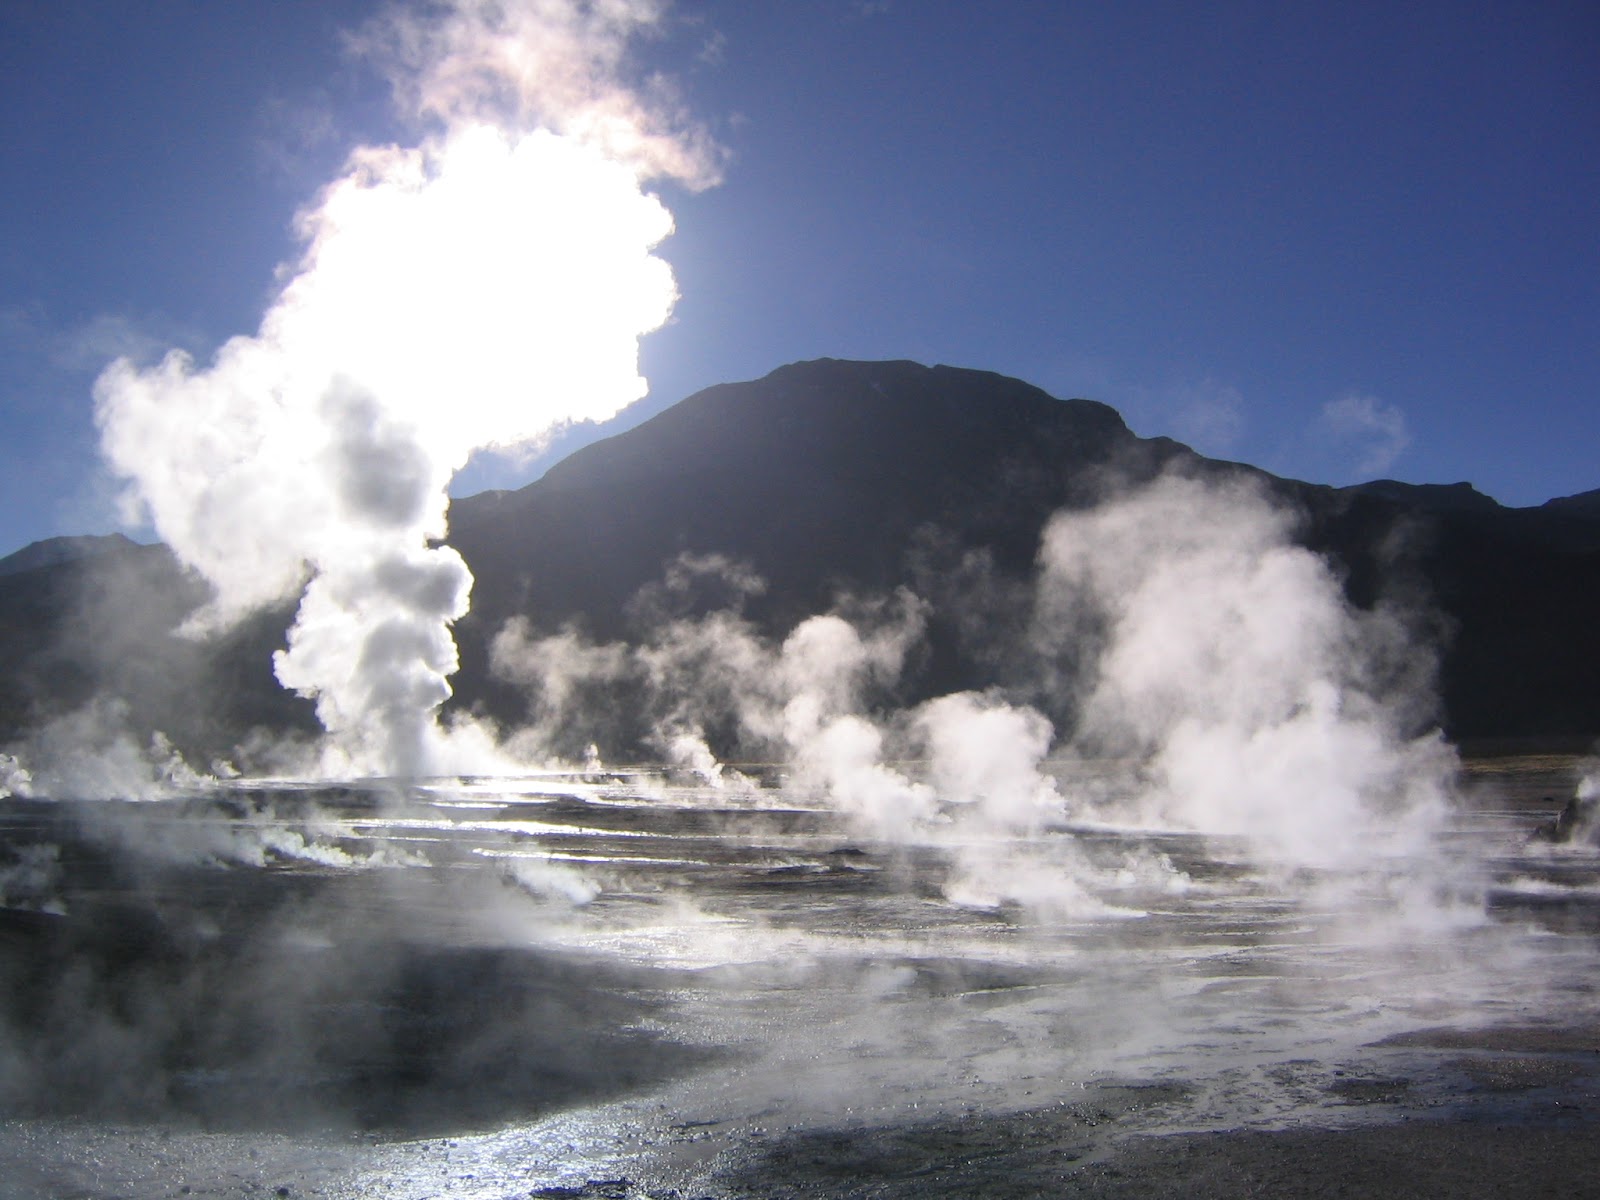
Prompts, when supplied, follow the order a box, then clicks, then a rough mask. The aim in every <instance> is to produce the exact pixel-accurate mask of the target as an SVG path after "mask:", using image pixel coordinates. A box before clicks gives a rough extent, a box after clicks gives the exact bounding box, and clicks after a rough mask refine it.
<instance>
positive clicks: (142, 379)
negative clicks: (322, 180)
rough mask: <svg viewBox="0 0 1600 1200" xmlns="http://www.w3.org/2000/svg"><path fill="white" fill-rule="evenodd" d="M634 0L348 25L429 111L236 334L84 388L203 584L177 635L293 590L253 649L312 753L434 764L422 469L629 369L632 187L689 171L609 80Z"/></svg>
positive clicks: (565, 419)
mask: <svg viewBox="0 0 1600 1200" xmlns="http://www.w3.org/2000/svg"><path fill="white" fill-rule="evenodd" d="M661 11H662V10H661V6H660V5H658V4H656V3H651V2H633V3H626V2H624V3H604V4H585V3H581V2H580V0H558V2H555V3H549V2H542V3H534V2H532V0H528V2H523V3H511V4H487V3H482V2H480V0H457V2H456V3H452V4H447V5H445V6H443V7H442V8H438V9H429V10H428V11H427V12H425V13H424V12H422V11H414V10H410V9H397V10H394V11H392V12H391V13H389V14H388V15H387V16H385V17H384V18H382V19H381V20H379V21H377V22H374V23H373V24H372V25H371V26H369V27H368V28H367V29H365V30H364V31H363V32H362V33H361V34H360V35H359V36H358V37H357V38H356V39H354V40H355V43H356V45H357V46H358V48H359V49H361V50H362V51H364V52H365V53H367V54H368V55H370V56H371V57H372V58H373V59H374V60H375V61H377V62H378V63H379V64H380V65H381V66H382V67H383V68H384V69H385V70H386V71H387V73H388V75H389V77H390V79H391V81H392V82H393V84H394V86H395V93H396V96H397V98H398V100H399V101H400V102H401V103H402V104H403V105H405V106H406V107H407V109H408V110H409V111H410V112H412V113H414V114H415V115H417V116H418V117H419V118H421V119H425V120H428V121H431V122H433V123H434V125H435V126H436V129H435V132H433V133H432V134H430V135H429V136H428V137H426V138H425V139H424V140H422V141H421V143H420V144H418V145H416V146H414V147H400V146H363V147H361V148H359V149H357V150H356V151H355V152H354V153H352V154H351V156H350V158H349V160H348V163H347V166H346V169H345V172H344V174H343V175H342V176H341V177H340V178H338V179H336V180H335V181H334V182H332V183H331V184H330V185H328V187H327V188H326V189H325V190H324V191H323V193H322V195H321V196H320V197H319V198H318V200H317V201H316V202H315V204H314V205H312V206H311V207H310V208H308V209H307V210H306V211H304V212H303V213H302V214H301V215H300V218H299V231H300V234H301V236H302V238H303V240H304V244H305V251H304V254H303V255H302V257H301V259H300V260H299V262H298V263H297V264H296V265H295V267H294V269H293V272H292V275H291V277H290V278H289V279H288V282H287V283H286V284H284V286H283V288H282V290H281V291H280V292H279V294H278V296H277V299H276V301H275V302H274V303H273V304H272V306H271V308H270V309H269V310H268V312H267V313H266V314H265V316H264V317H263V319H262V322H261V326H260V329H259V330H258V331H257V332H256V333H255V334H254V335H253V336H249V337H244V336H241V337H235V338H233V339H232V340H230V341H228V342H227V343H226V344H225V345H223V346H222V347H221V348H220V349H219V350H218V351H217V353H216V355H215V357H214V359H213V360H212V361H211V362H210V363H209V364H207V365H200V364H197V363H196V362H195V361H194V360H192V359H191V358H190V357H189V356H188V355H187V354H184V353H182V352H181V351H176V350H174V351H172V352H170V353H168V354H167V356H166V357H165V359H163V360H162V361H161V362H160V363H159V364H158V365H156V366H154V367H151V368H148V369H146V368H141V367H140V366H138V365H136V364H135V363H134V362H133V361H131V360H128V359H119V360H118V361H116V362H114V363H113V364H112V365H111V366H109V367H108V368H107V369H106V370H105V372H104V373H103V374H102V375H101V377H100V379H99V380H98V382H97V384H96V387H95V399H96V403H97V417H98V422H99V426H100V430H101V436H102V447H103V451H104V453H105V456H106V458H107V460H108V462H109V463H110V465H111V466H112V468H113V469H114V470H115V471H116V472H117V473H119V474H120V475H122V476H124V477H125V478H126V479H127V480H128V482H129V486H128V492H127V497H128V502H129V506H130V510H131V514H133V515H138V514H144V515H147V516H148V517H149V519H150V520H151V521H152V522H153V523H154V525H155V528H156V530H157V531H158V532H159V533H160V535H161V536H162V537H163V538H164V539H165V540H166V541H167V542H168V543H169V544H170V545H171V547H172V548H173V550H174V551H175V552H176V553H177V554H178V555H179V556H180V558H181V559H182V560H183V561H184V562H185V563H187V564H188V565H189V566H191V567H193V568H194V569H195V570H197V571H198V572H200V573H201V574H202V575H203V576H204V577H205V578H206V579H207V580H208V581H209V582H210V583H211V584H212V585H213V586H214V588H215V598H214V601H213V602H212V604H211V605H210V607H209V608H208V609H207V610H206V611H205V612H204V613H203V614H201V615H200V616H199V617H197V618H196V619H195V620H194V621H193V622H192V625H193V626H194V627H195V628H196V629H200V630H204V629H207V628H216V627H219V626H221V625H224V624H227V623H229V622H232V621H234V620H236V619H238V618H239V617H240V616H242V615H243V614H245V613H247V612H249V611H251V610H253V609H255V608H258V607H260V606H262V605H264V604H267V603H269V602H271V601H274V600H279V599H281V598H283V597H286V596H292V595H294V594H296V593H297V592H301V590H302V589H303V593H302V594H301V600H300V607H299V612H298V615H297V617H296V620H295V623H294V626H293V628H292V629H291V631H290V634H289V644H288V648H287V649H286V650H285V651H283V652H282V653H280V654H279V655H278V657H277V659H276V664H275V665H276V671H277V675H278V678H279V680H280V681H281V682H282V683H283V684H284V685H285V686H286V687H289V688H293V689H295V690H296V691H298V692H300V693H302V694H303V695H306V696H309V697H314V698H315V700H316V704H317V713H318V716H319V718H320V719H321V721H322V723H323V724H324V726H325V727H326V729H327V730H328V733H329V734H330V747H329V750H328V753H327V755H326V758H325V762H324V769H325V770H329V771H337V772H341V773H349V772H358V773H359V772H374V771H377V772H385V773H394V774H402V775H411V774H418V773H427V772H430V771H437V770H443V769H448V767H449V766H450V765H452V764H451V762H450V758H449V755H450V748H449V743H448V739H447V738H446V737H445V736H444V735H443V734H442V733H441V731H439V730H438V728H437V727H436V724H435V712H436V710H437V708H438V706H439V705H440V704H441V703H442V702H443V701H444V700H445V699H446V698H447V697H448V696H449V694H450V689H449V684H448V682H447V680H448V677H449V676H450V674H451V673H452V672H453V671H454V670H455V669H456V666H457V658H456V651H455V646H454V643H453V640H452V638H451V634H450V626H451V623H452V622H453V621H455V620H456V619H457V618H459V617H460V616H462V615H463V614H464V613H465V612H466V611H467V606H468V597H469V593H470V588H471V575H470V573H469V572H468V570H467V567H466V565H465V563H464V562H463V561H462V559H461V557H460V556H459V555H458V554H457V553H456V552H455V551H454V550H452V549H450V548H449V547H448V546H443V545H439V544H437V543H439V542H440V541H441V540H442V539H443V538H444V537H445V536H446V533H447V530H446V519H445V512H446V504H447V498H446V488H447V486H448V483H449V481H450V479H451V477H452V476H453V475H454V473H455V472H456V471H457V470H459V469H460V468H461V467H462V466H463V465H465V463H466V461H467V459H468V457H469V456H470V455H471V454H472V453H473V452H474V451H477V450H481V449H485V448H505V447H513V446H518V445H523V444H527V443H532V442H537V441H538V440H539V439H541V438H545V437H547V436H548V435H549V434H550V433H551V432H552V431H554V430H556V429H558V428H560V427H561V426H563V425H565V424H568V423H572V422H577V421H586V420H603V419H605V418H607V417H609V416H611V415H613V414H614V413H616V412H617V411H618V410H619V409H621V408H622V407H624V406H626V405H627V404H629V403H631V402H632V401H634V400H636V399H638V398H639V397H640V396H642V395H643V394H644V393H645V391H646V384H645V381H644V380H643V379H642V378H640V376H639V374H638V365H637V363H638V339H639V338H640V336H642V335H643V334H645V333H647V332H649V331H651V330H653V329H655V328H657V327H659V326H660V325H661V324H662V323H663V322H664V321H665V320H666V318H667V316H668V314H669V313H670V311H671V308H672V306H673V303H674V301H675V299H676V292H675V288H674V284H673V279H672V274H671V271H670V269H669V268H668V266H667V264H666V263H665V262H664V261H662V260H661V259H659V258H657V257H655V256H654V255H653V253H652V250H653V249H654V247H655V246H656V245H657V244H659V243H660V242H661V240H662V239H663V238H665V237H666V236H667V235H668V234H669V233H670V232H671V229H672V220H671V217H670V215H669V213H668V212H667V210H666V209H665V207H663V205H662V204H661V202H660V201H659V200H658V199H657V198H656V197H655V196H654V195H652V194H650V193H648V192H646V191H645V190H643V188H644V185H645V184H646V183H648V182H649V181H651V180H656V179H674V180H677V181H680V182H682V183H684V184H685V185H688V186H691V187H703V186H708V185H709V184H711V183H713V182H714V181H715V177H716V154H715V148H714V147H712V146H711V144H710V143H709V141H708V139H707V138H706V137H705V136H704V135H703V134H702V133H700V132H699V131H697V130H695V129H693V128H692V127H690V126H688V125H687V124H686V123H685V122H684V121H682V120H681V118H680V117H679V116H678V115H677V113H676V112H675V110H673V108H672V107H671V105H670V102H669V100H670V98H668V97H665V95H664V93H663V92H662V90H661V89H660V87H659V86H658V87H657V94H656V96H655V97H653V98H651V99H646V98H643V97H640V96H637V95H634V94H633V93H631V92H630V91H629V90H628V89H627V88H625V87H624V86H623V85H622V83H621V82H620V78H619V76H620V73H621V71H622V69H623V66H624V65H625V60H626V51H627V48H628V45H629V43H630V41H631V40H632V39H634V38H635V37H637V36H640V35H641V34H644V33H648V32H649V31H650V30H651V29H652V28H653V27H655V26H656V25H658V24H659V21H660V19H661Z"/></svg>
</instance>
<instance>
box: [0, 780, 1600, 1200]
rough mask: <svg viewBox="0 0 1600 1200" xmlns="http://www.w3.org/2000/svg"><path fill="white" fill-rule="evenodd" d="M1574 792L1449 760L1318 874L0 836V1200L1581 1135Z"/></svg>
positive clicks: (884, 1178)
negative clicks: (1428, 803) (1549, 834)
mask: <svg viewBox="0 0 1600 1200" xmlns="http://www.w3.org/2000/svg"><path fill="white" fill-rule="evenodd" d="M1576 782H1577V765H1576V764H1575V763H1574V762H1573V761H1571V760H1568V759H1516V760H1511V759H1507V760H1497V761H1494V762H1483V763H1472V764H1468V769H1467V770H1466V772H1465V773H1464V776H1463V781H1462V803H1461V806H1460V808H1459V811H1457V812H1456V813H1455V814H1454V815H1453V817H1452V818H1451V820H1450V822H1449V823H1448V828H1447V829H1445V830H1444V831H1443V832H1442V833H1441V834H1440V835H1439V836H1438V837H1437V838H1436V839H1434V840H1433V841H1432V842H1431V843H1430V844H1429V845H1428V847H1426V848H1425V850H1417V851H1412V852H1409V853H1408V854H1404V855H1392V854H1375V856H1374V861H1373V862H1372V863H1370V864H1368V865H1367V866H1365V867H1363V868H1362V869H1361V870H1359V871H1349V870H1346V871H1343V872H1336V871H1333V870H1331V869H1325V870H1313V869H1309V868H1305V867H1287V866H1284V865H1283V864H1281V863H1280V864H1264V863H1261V862H1258V861H1254V860H1253V859H1252V856H1251V853H1250V851H1249V848H1248V847H1246V846H1243V845H1241V844H1240V843H1239V842H1238V841H1237V840H1236V839H1228V838H1220V837H1207V836H1205V835H1203V834H1201V833H1195V832H1180V831H1177V830H1170V829H1159V828H1147V827H1137V826H1133V825H1119V824H1116V823H1115V822H1113V821H1109V820H1095V819H1089V817H1088V816H1084V817H1083V818H1082V819H1079V820H1077V821H1076V822H1075V823H1074V824H1071V825H1063V826H1058V827H1052V828H1048V829H1044V830H1041V831H1039V832H1037V833H1034V834H1030V835H1029V836H1027V837H1020V836H1011V837H1006V836H1000V835H995V836H993V837H989V838H985V839H974V838H973V837H972V836H971V835H970V831H969V832H968V834H967V835H966V836H965V840H964V841H963V842H962V843H961V844H956V843H955V842H954V841H951V840H941V839H940V838H939V837H937V836H928V837H924V838H922V839H921V840H920V841H917V842H915V843H889V842H885V841H882V840H873V839H870V838H864V837H863V836H861V834H860V832H859V830H858V829H855V828H853V827H852V826H851V825H850V824H849V823H848V822H847V821H846V820H845V819H843V818H841V817H840V816H838V815H836V814H833V813H830V812H828V811H826V810H825V809H824V808H823V806H822V805H821V804H820V802H814V801H813V800H812V799H810V798H808V797H806V796H804V795H800V794H796V793H795V792H793V791H784V790H779V789H774V788H770V787H760V786H741V787H737V788H733V787H720V788H718V787H711V786H708V785H707V783H706V782H705V781H694V780H687V779H666V778H658V777H654V776H649V775H644V774H630V773H614V774H605V775H592V776H582V775H570V776H560V775H551V776H542V777H537V778H518V779H474V780H444V781H434V782H430V783H428V784H425V785H420V786H408V787H404V788H401V787H395V786H391V785H386V784H383V783H356V784H349V785H344V786H340V787H329V786H311V785H304V784H297V783H291V782H276V783H267V782H251V783H243V782H238V783H233V784H228V785H220V784H219V785H216V786H214V787H210V788H205V789H198V790H195V791H192V792H190V793H188V794H185V795H179V796H173V797H171V798H169V799H167V800H161V801H144V802H140V803H137V804H134V803H127V804H119V803H106V802H98V803H94V804H69V803H65V802H54V801H42V800H32V801H29V800H20V799H16V798H12V799H10V800H6V801H4V802H3V809H0V822H3V831H4V842H3V846H4V851H3V853H4V859H3V861H0V886H3V888H4V900H5V905H6V907H5V910H4V913H3V914H0V971H3V972H4V974H3V980H4V985H5V1000H4V1004H5V1007H4V1019H5V1028H4V1034H3V1036H4V1041H3V1043H0V1051H3V1055H4V1057H3V1059H0V1086H3V1088H4V1091H3V1094H0V1097H3V1101H4V1105H5V1112H6V1114H7V1119H6V1121H5V1122H4V1124H3V1127H0V1163H3V1164H4V1167H5V1172H6V1177H7V1178H8V1179H9V1180H11V1181H13V1182H12V1183H11V1184H10V1185H9V1186H11V1187H12V1188H13V1193H14V1194H16V1195H21V1196H68V1195H84V1196H101V1195H121V1196H175V1195H239V1194H249V1193H252V1192H255V1193H259V1194H264V1195H265V1194H273V1193H274V1192H280V1193H281V1194H284V1195H326V1196H360V1195H392V1196H439V1195H450V1196H458V1195H459V1196H495V1197H499V1196H512V1195H520V1196H527V1195H530V1194H535V1195H537V1194H540V1193H541V1192H543V1193H544V1194H547V1195H560V1194H568V1195H573V1194H587V1195H623V1196H643V1195H650V1196H665V1195H671V1194H677V1195H680V1196H689V1195H717V1196H725V1195H739V1196H745V1195H750V1196H754V1195H787V1194H796V1195H799V1194H811V1195H827V1194H846V1193H849V1194H857V1192H858V1191H859V1194H873V1195H921V1194H930V1193H935V1192H939V1191H951V1192H952V1193H953V1192H954V1191H958V1190H959V1189H960V1188H962V1187H967V1188H971V1189H975V1190H974V1191H973V1193H972V1194H1003V1188H1001V1187H1000V1186H999V1181H1003V1180H1008V1181H1010V1183H1011V1185H1013V1186H1015V1187H1016V1188H1019V1189H1024V1190H1019V1191H1018V1192H1017V1193H1016V1194H1027V1193H1026V1191H1025V1188H1026V1187H1032V1186H1035V1185H1038V1186H1043V1184H1042V1183H1040V1182H1039V1181H1040V1180H1043V1179H1044V1178H1045V1177H1046V1176H1047V1175H1048V1177H1049V1178H1058V1177H1059V1176H1060V1173H1061V1172H1062V1171H1063V1170H1069V1169H1074V1165H1081V1164H1092V1163H1095V1162H1097V1161H1100V1160H1102V1159H1104V1157H1105V1156H1106V1155H1107V1154H1110V1153H1113V1152H1114V1151H1115V1148H1116V1146H1117V1145H1118V1144H1119V1139H1124V1138H1126V1137H1128V1136H1131V1135H1135V1134H1139V1133H1142V1132H1151V1131H1155V1132H1161V1133H1168V1134H1174V1133H1183V1132H1202V1131H1207V1130H1219V1129H1275V1128H1285V1127H1298V1126H1303V1125H1306V1124H1308V1123H1309V1124H1315V1125H1318V1126H1336V1127H1337V1126H1343V1125H1361V1124H1365V1123H1371V1122H1384V1121H1395V1120H1400V1119H1409V1118H1412V1117H1416V1118H1417V1119H1430V1118H1432V1119H1443V1120H1458V1121H1459V1120H1481V1121H1493V1122H1498V1123H1504V1122H1507V1121H1511V1122H1515V1121H1521V1120H1528V1119H1533V1118H1535V1117H1537V1118H1538V1119H1540V1120H1545V1119H1548V1118H1549V1117H1550V1115H1551V1113H1553V1112H1556V1111H1557V1110H1559V1109H1561V1108H1562V1106H1565V1111H1566V1113H1567V1114H1568V1117H1569V1118H1570V1119H1571V1120H1578V1121H1581V1120H1588V1119H1592V1117H1593V1115H1594V1111H1600V1109H1595V1108H1593V1107H1592V1106H1591V1101H1590V1097H1591V1096H1592V1095H1593V1094H1594V1087H1595V1080H1596V1078H1597V1077H1600V1033H1596V1031H1600V1004H1597V1003H1596V997H1595V995H1594V992H1593V982H1592V981H1593V980H1594V979H1595V978H1596V967H1597V966H1600V960H1597V956H1596V941H1595V938H1596V933H1597V932H1600V851H1597V850H1596V849H1595V848H1594V847H1593V846H1590V845H1588V844H1586V843H1584V842H1582V841H1580V842H1579V843H1578V844H1570V845H1554V844H1550V843H1547V842H1543V841H1539V840H1537V839H1530V835H1531V834H1533V833H1535V832H1536V831H1537V830H1538V829H1539V828H1541V827H1542V826H1545V825H1548V824H1549V823H1550V822H1552V821H1553V819H1554V818H1555V816H1556V814H1557V812H1558V811H1559V809H1560V807H1561V802H1563V801H1565V799H1566V798H1567V797H1569V796H1570V795H1571V794H1572V791H1573V788H1574V786H1575V784H1576ZM1074 786H1075V781H1074V780H1073V779H1072V778H1070V777H1067V778H1064V779H1063V791H1064V792H1065V793H1067V794H1071V792H1072V788H1073V787H1074ZM1080 811H1082V812H1084V813H1089V812H1091V811H1092V810H1088V809H1084V810H1080ZM997 879H999V880H1004V881H1005V882H1006V884H1007V887H1005V888H1003V889H1000V888H995V887H992V886H990V885H992V884H993V883H994V881H996V880H997ZM1019 881H1021V882H1022V883H1025V884H1026V885H1027V886H1018V884H1019ZM1001 893H1004V894H1008V895H1017V894H1022V895H1026V896H1029V897H1030V900H1029V902H1027V903H1021V902H1017V901H1007V902H1005V903H997V902H995V901H994V900H993V899H992V895H994V894H1001ZM1039 1172H1044V1174H1039ZM1052 1172H1053V1174H1051V1173H1052ZM1029 1180H1032V1181H1033V1182H1031V1183H1030V1182H1028V1181H1029ZM284 1189H286V1190H284ZM563 1189H564V1190H563ZM863 1189H864V1190H863Z"/></svg>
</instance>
